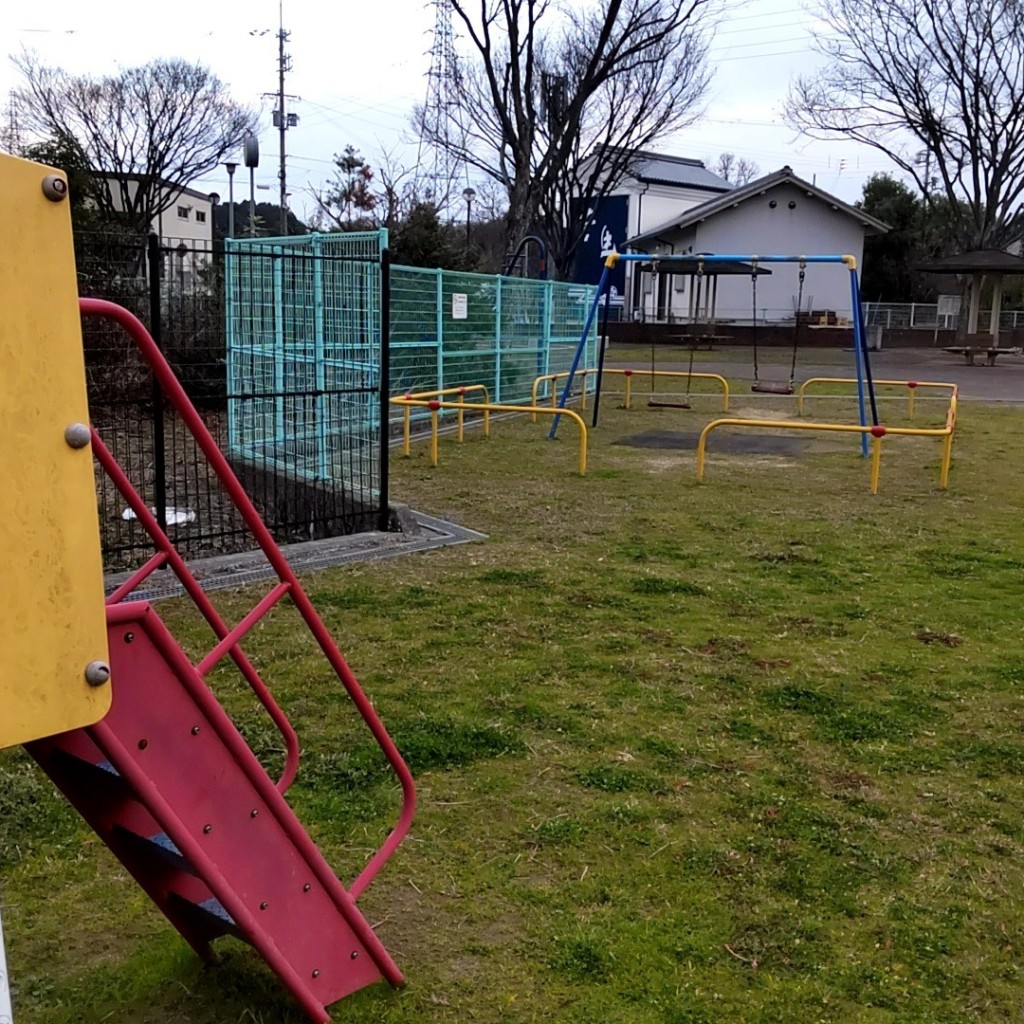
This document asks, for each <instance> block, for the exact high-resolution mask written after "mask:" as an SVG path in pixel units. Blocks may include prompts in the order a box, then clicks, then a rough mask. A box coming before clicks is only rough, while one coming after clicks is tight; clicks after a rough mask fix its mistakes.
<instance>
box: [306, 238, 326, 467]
mask: <svg viewBox="0 0 1024 1024" xmlns="http://www.w3.org/2000/svg"><path fill="white" fill-rule="evenodd" d="M312 244H313V252H312V258H313V375H314V379H315V386H316V398H315V399H314V406H313V407H314V408H315V409H316V423H315V425H314V426H315V429H316V471H317V475H318V476H319V477H320V479H321V480H326V479H327V478H328V476H329V475H330V473H329V470H328V466H327V410H328V402H327V395H326V390H327V369H326V366H325V364H324V356H325V354H326V353H325V352H324V267H323V252H322V247H321V244H320V236H319V235H313V237H312ZM300 265H301V264H300Z"/></svg>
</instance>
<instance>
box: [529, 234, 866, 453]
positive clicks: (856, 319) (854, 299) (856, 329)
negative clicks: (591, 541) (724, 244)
mask: <svg viewBox="0 0 1024 1024" xmlns="http://www.w3.org/2000/svg"><path fill="white" fill-rule="evenodd" d="M694 259H696V260H697V263H698V269H699V271H700V272H701V274H703V271H704V268H705V267H706V266H712V267H713V266H716V265H722V266H724V267H728V268H730V270H732V269H733V268H735V267H736V266H737V265H741V266H742V265H746V266H747V267H748V268H749V269H750V274H751V281H752V291H753V293H754V310H753V312H754V321H755V327H754V330H755V331H756V320H757V308H756V302H757V299H756V295H757V277H758V273H759V269H760V265H761V264H762V263H772V264H774V263H797V264H799V267H800V281H801V289H800V296H799V302H802V300H803V289H802V284H803V278H804V274H805V272H806V268H807V265H808V264H811V263H822V264H830V263H834V264H842V265H843V266H845V267H846V269H847V271H848V272H849V278H850V299H851V308H852V312H853V338H854V354H855V357H856V365H857V377H856V380H857V399H858V411H859V414H860V426H861V427H867V426H868V420H867V410H866V407H865V396H867V397H868V398H869V399H870V404H871V423H872V425H873V426H878V409H877V407H876V403H875V392H874V387H873V386H872V380H871V363H870V360H869V357H868V348H867V341H866V337H865V333H864V324H863V320H862V315H861V304H860V284H859V282H858V279H857V260H856V258H855V257H853V256H848V255H847V256H841V255H819V256H781V255H776V256H756V255H755V256H743V255H736V254H725V255H719V254H709V253H701V254H699V255H698V256H696V257H692V256H689V257H682V258H680V257H672V256H658V257H652V256H651V255H649V254H647V253H625V254H620V253H617V252H612V253H609V254H608V256H607V257H606V258H605V261H604V267H603V269H602V271H601V278H600V280H599V281H598V285H597V295H596V296H595V297H594V302H593V304H592V305H591V308H590V313H589V315H588V317H587V321H586V326H585V327H584V332H583V335H582V336H581V338H580V342H579V345H578V346H577V348H576V353H575V356H574V358H573V362H572V366H571V367H570V368H569V373H568V376H567V377H566V382H565V387H564V389H563V391H562V395H561V397H560V398H559V401H558V408H559V409H563V408H564V407H565V404H566V402H567V401H568V399H569V396H570V395H571V394H572V386H573V380H574V378H575V376H576V373H577V371H578V369H579V363H580V358H581V356H582V354H583V349H584V343H585V339H586V337H587V335H588V333H589V331H590V328H591V326H592V324H593V321H594V317H595V316H596V314H597V308H598V305H599V304H600V301H601V297H602V295H603V294H604V291H605V288H606V287H607V284H608V276H609V273H610V271H611V269H612V268H613V267H614V266H615V265H616V263H618V261H619V260H627V261H632V262H641V261H652V260H657V261H658V262H659V264H663V265H666V266H671V265H673V263H676V264H678V265H679V266H683V265H686V266H689V265H690V264H692V263H693V261H694ZM799 313H800V310H799V306H798V309H797V325H796V326H797V330H799V320H800V316H799ZM755 337H756V336H755ZM754 358H755V369H754V389H753V390H755V391H762V392H770V393H777V394H792V393H793V382H792V381H791V382H790V383H788V384H784V385H783V384H779V383H771V382H763V381H761V380H760V379H759V372H758V368H757V366H756V359H757V355H756V343H755V357H754ZM603 369H604V346H603V345H602V346H601V349H600V359H599V361H598V375H597V388H596V391H595V395H594V419H593V425H594V426H595V427H596V426H597V411H598V408H599V404H600V400H601V382H602V375H603ZM691 369H692V363H691ZM795 371H796V348H795V346H794V354H793V363H792V370H791V377H792V376H793V375H795ZM749 422H752V421H749ZM557 431H558V416H555V418H554V420H553V421H552V424H551V431H550V433H549V435H548V436H549V437H550V438H552V439H554V437H555V435H556V433H557ZM859 433H860V434H861V452H862V454H863V455H864V456H865V457H867V454H868V443H867V434H868V432H867V431H859Z"/></svg>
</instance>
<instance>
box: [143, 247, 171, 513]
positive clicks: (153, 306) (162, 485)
mask: <svg viewBox="0 0 1024 1024" xmlns="http://www.w3.org/2000/svg"><path fill="white" fill-rule="evenodd" d="M146 262H147V265H148V266H147V269H148V270H149V332H150V334H151V335H152V336H153V340H154V341H155V342H156V345H157V348H159V349H160V351H161V352H163V350H164V349H163V321H162V317H161V310H160V270H161V264H162V253H161V252H160V239H159V238H158V237H157V236H156V234H155V233H152V234H150V236H149V237H148V238H147V239H146ZM151 376H152V382H153V383H152V390H151V394H152V396H153V501H154V503H155V505H156V521H157V522H158V523H159V524H160V529H161V530H162V531H163V532H164V533H166V532H167V441H166V438H165V437H164V392H163V389H162V388H161V387H160V384H159V383H158V381H157V379H156V375H155V374H152V375H151Z"/></svg>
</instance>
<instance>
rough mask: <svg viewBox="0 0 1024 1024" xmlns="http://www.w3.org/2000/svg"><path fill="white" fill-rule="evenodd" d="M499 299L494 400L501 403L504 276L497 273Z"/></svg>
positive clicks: (495, 334) (497, 302) (496, 309)
mask: <svg viewBox="0 0 1024 1024" xmlns="http://www.w3.org/2000/svg"><path fill="white" fill-rule="evenodd" d="M494 280H495V281H496V282H497V284H498V288H497V299H496V301H495V303H494V309H495V312H494V401H495V402H497V403H498V404H499V405H500V404H501V284H502V277H501V275H500V274H496V275H495V277H494Z"/></svg>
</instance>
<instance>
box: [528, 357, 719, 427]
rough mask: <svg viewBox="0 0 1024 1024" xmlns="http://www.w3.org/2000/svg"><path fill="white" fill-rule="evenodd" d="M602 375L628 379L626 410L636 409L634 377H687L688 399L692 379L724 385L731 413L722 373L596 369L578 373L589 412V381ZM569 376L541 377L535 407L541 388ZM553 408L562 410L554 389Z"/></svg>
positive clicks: (533, 394)
mask: <svg viewBox="0 0 1024 1024" xmlns="http://www.w3.org/2000/svg"><path fill="white" fill-rule="evenodd" d="M598 373H601V374H603V375H604V376H606V377H609V376H612V377H614V376H620V377H623V378H624V379H625V384H626V387H625V391H624V393H623V400H622V405H623V408H625V409H630V408H632V403H633V378H634V377H650V378H651V381H652V383H653V381H654V379H655V378H656V377H665V378H668V379H669V380H675V379H681V378H685V379H686V393H687V396H689V393H690V380H691V378H692V379H694V380H713V381H715V382H716V383H718V384H721V386H722V412H728V411H729V396H730V390H729V382H728V381H727V380H726V379H725V378H724V377H723V376H721V374H718V373H691V372H685V371H683V370H608V369H602V370H596V369H585V370H577V371H576V376H577V377H580V378H581V379H582V380H583V388H582V390H581V391H580V408H581V409H586V407H587V386H586V385H587V379H588V377H590V376H591V375H594V376H596V375H597V374H598ZM568 376H569V371H568V370H563V371H562V372H561V373H547V374H545V375H544V376H543V377H538V378H537V379H536V380H535V381H534V382H533V390H532V392H531V401H532V404H533V405H537V404H538V395H539V392H540V390H541V388H542V387H543V386H544V385H545V384H546V383H549V382H550V383H554V382H557V381H559V380H564V379H565V378H566V377H568ZM647 404H648V405H649V406H650V405H651V404H652V403H650V402H648V403H647ZM551 407H552V408H553V409H554V408H557V407H558V394H557V392H556V391H555V389H554V388H552V390H551ZM655 407H656V408H670V409H671V408H677V409H678V408H689V405H688V404H686V405H681V404H678V403H655ZM531 419H532V420H533V421H534V422H536V420H537V417H536V415H532V416H531Z"/></svg>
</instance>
